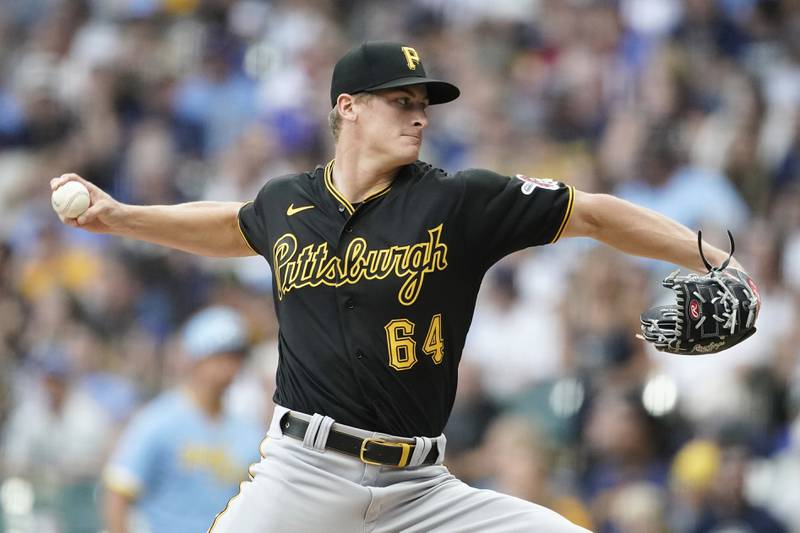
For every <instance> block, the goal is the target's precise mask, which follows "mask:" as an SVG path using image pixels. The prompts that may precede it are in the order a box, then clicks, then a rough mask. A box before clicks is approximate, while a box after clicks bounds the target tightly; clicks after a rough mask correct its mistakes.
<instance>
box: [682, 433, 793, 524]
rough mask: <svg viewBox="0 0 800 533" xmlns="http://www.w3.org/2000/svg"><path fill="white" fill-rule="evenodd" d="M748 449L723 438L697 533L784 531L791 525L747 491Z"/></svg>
mask: <svg viewBox="0 0 800 533" xmlns="http://www.w3.org/2000/svg"><path fill="white" fill-rule="evenodd" d="M748 456H749V452H748V450H747V447H746V446H745V445H744V444H743V443H741V442H737V441H732V442H721V443H720V453H719V463H718V467H717V469H716V471H715V472H714V475H713V478H712V481H711V484H710V486H709V490H708V492H707V494H706V498H705V499H704V501H703V502H702V504H701V507H700V509H699V512H698V517H697V521H696V523H695V524H694V526H693V527H692V528H691V531H692V532H694V533H707V532H714V531H724V530H733V531H736V530H739V531H753V532H756V533H761V532H763V533H768V532H769V533H783V532H787V533H788V531H789V529H788V528H787V527H786V526H785V525H784V524H783V523H782V522H780V521H779V520H778V519H777V518H775V517H774V516H772V515H771V514H770V513H769V512H768V511H767V510H766V509H764V508H763V507H760V506H757V505H754V504H753V503H752V502H751V501H749V499H748V497H747V496H746V494H745V470H746V467H747V460H748Z"/></svg>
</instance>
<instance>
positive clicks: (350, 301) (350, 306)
mask: <svg viewBox="0 0 800 533" xmlns="http://www.w3.org/2000/svg"><path fill="white" fill-rule="evenodd" d="M344 308H345V309H350V310H353V309H355V308H356V303H355V302H354V301H353V299H352V298H348V299H347V300H345V302H344Z"/></svg>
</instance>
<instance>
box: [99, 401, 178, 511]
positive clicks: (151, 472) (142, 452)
mask: <svg viewBox="0 0 800 533" xmlns="http://www.w3.org/2000/svg"><path fill="white" fill-rule="evenodd" d="M162 433H163V432H162V431H161V424H160V423H159V421H158V420H157V419H156V417H155V416H154V413H153V412H152V411H143V412H141V413H139V415H137V416H136V417H135V418H134V419H133V420H132V421H131V423H130V425H129V426H128V428H127V429H126V430H125V431H124V432H123V434H122V436H121V437H120V439H119V442H118V444H117V448H116V449H115V450H114V453H113V455H112V456H111V459H110V460H109V462H108V464H107V465H106V467H105V469H104V471H103V481H104V483H105V485H106V486H107V487H108V488H109V489H110V490H113V491H115V492H118V493H121V494H123V495H125V496H127V497H129V498H131V499H137V498H138V497H139V495H140V494H141V493H143V492H147V491H148V490H149V489H151V488H152V487H153V485H154V484H155V481H156V476H157V473H158V472H159V471H161V470H162V469H163V468H164V466H165V465H163V464H161V458H162V457H163V456H164V445H163V442H162V438H161V435H162Z"/></svg>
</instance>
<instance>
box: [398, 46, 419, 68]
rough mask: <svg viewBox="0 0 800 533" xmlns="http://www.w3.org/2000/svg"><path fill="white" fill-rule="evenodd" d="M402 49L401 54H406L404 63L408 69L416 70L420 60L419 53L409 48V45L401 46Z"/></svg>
mask: <svg viewBox="0 0 800 533" xmlns="http://www.w3.org/2000/svg"><path fill="white" fill-rule="evenodd" d="M400 49H401V50H402V51H403V55H404V56H406V64H407V65H408V69H409V70H416V69H417V65H418V64H419V62H420V59H419V54H418V53H417V51H416V50H414V49H413V48H411V47H410V46H403V47H401V48H400Z"/></svg>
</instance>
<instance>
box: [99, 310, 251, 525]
mask: <svg viewBox="0 0 800 533" xmlns="http://www.w3.org/2000/svg"><path fill="white" fill-rule="evenodd" d="M247 345H248V339H247V330H246V327H245V325H244V323H243V321H242V319H241V317H240V316H239V315H238V314H237V313H236V312H234V311H233V310H231V309H228V308H224V307H212V308H207V309H205V310H203V311H201V312H200V313H198V314H196V315H194V316H193V317H192V318H191V319H190V320H189V322H188V323H187V324H186V327H185V329H184V333H183V347H184V350H185V351H186V354H187V356H188V358H189V360H190V361H189V368H188V373H187V375H186V379H185V382H184V383H183V385H182V387H181V388H180V389H178V390H172V391H168V392H165V393H163V394H162V395H161V396H160V397H158V398H156V399H155V400H153V401H152V402H151V403H150V404H149V405H147V406H146V407H145V408H144V409H143V410H142V411H141V412H140V413H139V414H138V415H137V416H136V417H135V418H134V420H133V421H132V423H131V425H130V426H129V427H128V428H127V430H126V431H125V433H124V434H123V435H122V436H121V437H120V441H119V444H118V447H117V449H116V451H115V452H114V455H113V457H112V458H111V460H110V462H109V464H108V466H107V467H106V471H105V481H106V486H107V489H108V490H107V491H106V494H105V503H104V506H105V517H106V525H107V528H108V530H109V531H110V532H111V533H120V532H124V531H136V530H137V529H135V527H134V529H129V520H130V514H131V513H130V511H131V510H132V508H133V507H134V506H135V508H136V509H137V510H138V511H139V512H140V513H141V516H142V518H143V519H144V522H145V523H146V524H147V526H146V527H148V528H149V531H152V532H153V533H158V532H165V533H166V532H170V533H177V532H180V531H186V532H195V531H202V530H204V529H207V528H208V527H209V526H210V524H211V522H212V521H213V519H214V516H215V515H216V514H217V513H219V512H220V511H222V509H223V508H224V506H225V503H226V502H227V500H229V499H230V498H231V497H233V495H234V494H235V493H236V488H237V486H238V484H239V482H241V481H243V480H244V478H245V475H246V473H247V465H248V464H250V463H252V462H255V461H256V459H257V456H256V455H255V450H256V449H257V445H258V442H259V440H260V439H261V437H262V434H263V430H262V429H261V428H260V427H259V426H256V425H252V424H250V423H247V422H244V421H242V420H240V419H237V418H234V417H232V416H230V415H229V414H227V413H226V412H225V410H224V409H223V395H224V393H225V391H226V390H227V388H228V387H229V386H230V384H231V383H232V382H233V380H234V378H235V377H236V374H237V372H238V371H239V368H240V365H241V363H242V358H243V356H244V354H245V353H246V350H247Z"/></svg>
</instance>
